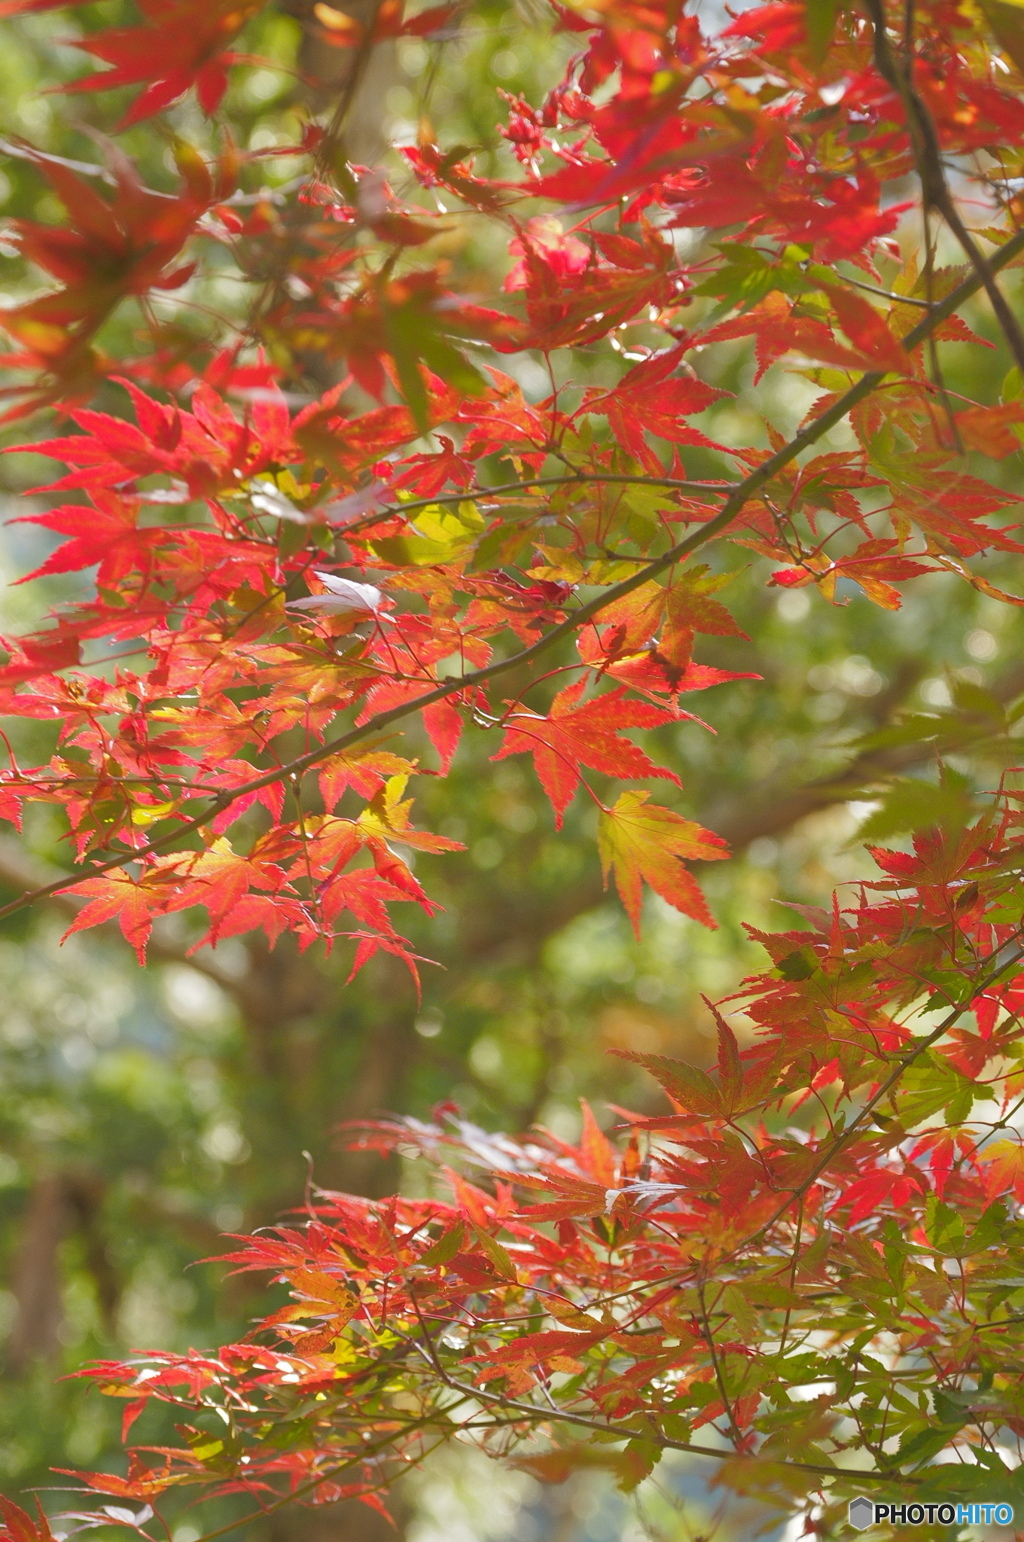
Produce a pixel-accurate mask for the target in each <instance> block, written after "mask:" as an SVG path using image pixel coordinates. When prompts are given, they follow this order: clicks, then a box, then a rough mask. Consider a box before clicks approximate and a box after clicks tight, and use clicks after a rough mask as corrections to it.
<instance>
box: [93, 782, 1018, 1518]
mask: <svg viewBox="0 0 1024 1542" xmlns="http://www.w3.org/2000/svg"><path fill="white" fill-rule="evenodd" d="M874 855H875V858H876V861H877V863H878V865H879V868H880V872H881V876H880V877H879V878H878V879H877V880H875V881H874V882H872V883H868V884H866V885H865V886H864V888H863V890H862V892H861V894H860V895H859V897H858V898H857V899H856V900H855V902H854V903H852V904H848V905H845V906H843V907H840V905H839V904H838V903H836V904H835V905H834V907H833V909H832V911H831V912H828V911H817V910H813V909H806V910H804V914H803V915H802V917H801V919H802V921H803V923H804V925H803V927H802V928H801V929H798V930H790V931H786V932H781V933H776V934H764V933H753V935H754V936H755V938H756V940H757V941H758V942H760V943H761V944H762V945H763V947H764V949H765V950H766V951H767V954H768V966H767V968H766V969H764V970H763V971H762V972H761V973H759V974H757V975H754V976H752V977H751V978H749V979H748V980H746V981H744V983H743V985H742V987H741V988H740V990H739V992H738V993H737V994H736V995H735V996H733V997H731V998H729V999H728V1000H727V1001H724V1002H720V1003H719V1004H718V1005H712V1004H711V1003H708V1008H709V1011H710V1012H711V1014H712V1017H713V1020H714V1025H715V1029H716V1033H717V1044H718V1053H717V1063H716V1064H715V1065H714V1066H713V1067H712V1068H711V1070H710V1071H708V1070H704V1069H702V1068H700V1067H698V1066H694V1065H691V1064H688V1063H686V1062H685V1061H682V1060H675V1059H672V1058H670V1057H668V1056H664V1055H649V1054H638V1053H634V1052H629V1051H623V1052H620V1053H623V1054H624V1055H625V1058H627V1059H629V1060H632V1061H634V1062H636V1063H638V1064H639V1065H641V1066H643V1067H644V1068H645V1069H646V1070H647V1071H649V1072H650V1073H651V1075H652V1076H653V1077H654V1078H655V1079H656V1080H657V1082H658V1083H660V1086H661V1088H662V1090H663V1093H664V1095H665V1099H666V1104H667V1112H666V1113H664V1114H662V1115H655V1116H650V1115H648V1116H640V1115H636V1114H631V1113H629V1112H628V1111H626V1110H623V1109H620V1110H618V1114H619V1118H620V1125H619V1133H620V1135H621V1138H618V1139H609V1138H608V1136H607V1135H606V1134H604V1133H603V1132H602V1130H601V1128H600V1126H599V1125H598V1123H597V1122H596V1120H595V1118H594V1116H593V1114H592V1113H591V1111H590V1109H589V1108H588V1107H587V1106H586V1105H584V1107H583V1128H582V1135H581V1138H580V1140H579V1142H578V1143H577V1144H575V1145H574V1144H571V1143H569V1142H567V1141H565V1140H564V1139H561V1138H559V1137H557V1136H555V1135H553V1134H551V1133H550V1132H547V1131H544V1130H539V1131H536V1132H535V1133H533V1134H532V1135H530V1136H528V1137H524V1138H521V1139H513V1138H511V1137H508V1136H504V1135H493V1134H489V1133H487V1132H486V1131H484V1130H482V1129H479V1128H478V1127H476V1126H473V1125H470V1124H467V1123H466V1122H464V1121H463V1120H462V1119H461V1118H460V1117H459V1115H458V1113H457V1111H455V1110H454V1109H453V1108H452V1107H451V1106H450V1105H448V1106H446V1107H444V1108H442V1109H440V1110H438V1111H437V1115H436V1122H434V1123H430V1124H424V1123H423V1122H421V1121H416V1120H406V1121H397V1120H395V1121H377V1122H373V1123H369V1124H365V1125H362V1126H360V1127H353V1128H352V1129H350V1131H349V1139H350V1141H352V1142H354V1143H355V1144H356V1145H358V1146H359V1147H361V1148H362V1149H368V1148H369V1149H376V1150H379V1151H384V1152H392V1153H394V1152H401V1153H403V1154H404V1155H405V1156H406V1157H411V1156H414V1157H415V1158H416V1160H417V1162H418V1163H419V1164H420V1167H421V1185H420V1187H421V1189H422V1188H423V1187H424V1186H425V1187H426V1190H427V1197H420V1198H416V1199H402V1198H396V1197H392V1198H390V1199H386V1200H368V1199H359V1198H355V1197H353V1196H351V1195H345V1194H339V1193H332V1192H327V1191H316V1192H315V1193H314V1195H313V1196H311V1197H310V1199H309V1202H308V1206H307V1209H308V1214H307V1215H306V1217H305V1218H304V1219H302V1220H301V1221H297V1222H294V1223H292V1224H285V1225H281V1226H278V1227H276V1228H273V1229H271V1230H269V1231H267V1232H266V1233H263V1234H260V1235H259V1236H256V1237H246V1238H239V1239H237V1243H238V1245H237V1246H236V1247H235V1248H234V1249H233V1250H232V1251H231V1252H229V1253H228V1254H227V1256H226V1259H225V1260H224V1261H225V1262H227V1263H229V1264H231V1265H232V1266H233V1267H234V1268H235V1269H237V1270H241V1271H264V1272H267V1273H269V1274H270V1275H272V1276H273V1277H274V1278H275V1279H276V1280H277V1281H278V1282H279V1283H281V1284H284V1285H286V1286H287V1287H288V1302H287V1304H286V1305H284V1306H283V1307H281V1308H279V1309H278V1310H276V1311H275V1312H273V1313H272V1314H271V1315H270V1316H268V1317H266V1318H264V1319H263V1320H262V1321H261V1322H259V1323H258V1324H257V1326H256V1328H255V1330H254V1331H253V1333H251V1334H250V1335H249V1336H248V1337H247V1338H246V1339H245V1340H244V1341H242V1342H241V1343H237V1344H233V1345H228V1346H225V1347H223V1348H221V1349H220V1350H218V1351H217V1352H216V1353H215V1354H200V1353H196V1352H191V1353H189V1354H185V1355H181V1354H170V1353H162V1354H150V1355H146V1356H141V1357H138V1358H136V1359H134V1360H132V1361H131V1362H129V1363H125V1364H115V1363H109V1362H104V1363H100V1364H97V1365H95V1366H93V1367H91V1368H89V1369H88V1370H86V1371H85V1372H83V1373H82V1374H83V1375H85V1376H86V1377H87V1378H89V1379H91V1380H92V1381H94V1382H95V1383H96V1384H97V1385H98V1386H99V1387H100V1388H101V1390H102V1391H103V1392H105V1393H107V1394H108V1395H111V1396H115V1397H118V1398H123V1399H124V1400H125V1410H124V1426H125V1433H126V1435H127V1433H128V1431H129V1430H130V1429H131V1428H132V1427H133V1426H134V1424H135V1421H136V1420H137V1419H140V1418H142V1416H144V1415H145V1414H146V1412H147V1410H148V1409H149V1408H150V1407H151V1406H155V1405H160V1404H167V1405H170V1407H171V1408H172V1409H173V1410H174V1411H175V1415H176V1417H177V1418H178V1420H179V1421H181V1422H179V1425H178V1428H179V1431H180V1436H181V1438H180V1440H179V1442H178V1443H177V1444H176V1445H174V1446H166V1447H161V1448H160V1449H159V1450H154V1449H153V1448H152V1447H146V1446H140V1447H137V1448H134V1449H133V1455H132V1465H131V1468H130V1472H129V1475H128V1477H127V1478H112V1477H111V1476H110V1475H108V1474H103V1473H87V1474H81V1473H80V1474H78V1477H79V1480H80V1481H81V1482H82V1483H83V1484H84V1485H85V1487H86V1488H87V1489H88V1490H91V1491H92V1493H93V1494H95V1495H108V1496H116V1498H117V1499H118V1501H119V1502H122V1503H123V1501H124V1500H131V1501H134V1502H136V1503H142V1502H146V1503H149V1502H154V1503H155V1502H156V1500H157V1498H158V1496H159V1495H160V1494H162V1493H166V1492H168V1491H170V1490H173V1489H175V1488H177V1487H179V1486H181V1485H184V1486H187V1487H193V1486H196V1485H199V1486H200V1488H201V1489H202V1490H203V1491H205V1492H207V1493H208V1494H209V1495H211V1496H215V1495H222V1494H228V1493H237V1492H239V1491H242V1492H244V1493H246V1494H248V1495H249V1496H251V1498H252V1500H253V1501H254V1503H255V1504H256V1505H257V1506H265V1504H266V1503H267V1502H268V1496H273V1495H277V1496H285V1495H294V1496H295V1497H296V1498H297V1499H303V1498H306V1499H308V1500H310V1502H326V1501H329V1500H336V1499H341V1498H353V1497H356V1498H361V1499H363V1500H365V1501H366V1502H367V1503H369V1504H372V1505H379V1504H381V1503H382V1502H383V1500H384V1497H385V1496H386V1493H387V1490H388V1487H389V1486H390V1484H391V1483H392V1482H393V1481H394V1480H395V1479H396V1477H397V1476H398V1475H399V1474H400V1473H401V1472H402V1470H403V1469H404V1468H408V1466H409V1465H410V1464H414V1463H417V1462H419V1461H420V1460H422V1459H423V1457H424V1456H425V1454H426V1453H427V1452H428V1451H429V1450H430V1449H432V1448H433V1446H434V1445H435V1444H436V1443H437V1441H438V1440H448V1439H456V1438H457V1439H459V1440H461V1441H465V1440H473V1441H476V1442H478V1443H479V1444H480V1445H481V1446H482V1448H483V1449H485V1450H486V1449H488V1448H489V1447H490V1446H491V1444H492V1442H495V1441H497V1440H498V1438H499V1433H500V1444H501V1449H502V1450H503V1452H504V1453H505V1455H506V1456H510V1457H511V1459H512V1460H513V1461H514V1462H515V1463H516V1464H517V1465H518V1466H520V1467H521V1468H523V1469H524V1470H526V1471H528V1472H530V1473H532V1474H534V1475H535V1476H537V1477H540V1478H542V1479H544V1480H546V1481H560V1480H561V1479H563V1478H564V1477H566V1476H567V1475H568V1474H570V1473H571V1472H573V1471H577V1470H579V1469H581V1468H592V1467H601V1468H604V1469H606V1470H610V1471H611V1472H612V1473H613V1474H614V1475H615V1477H616V1478H617V1480H618V1482H619V1484H620V1486H622V1487H624V1488H625V1489H627V1490H629V1489H632V1488H634V1487H636V1485H637V1484H638V1483H639V1482H640V1481H641V1480H642V1479H643V1478H644V1477H645V1476H646V1475H647V1474H648V1473H650V1471H651V1470H652V1468H653V1467H654V1466H655V1465H656V1464H657V1462H658V1461H659V1459H660V1458H661V1457H662V1455H664V1454H665V1453H666V1452H672V1451H681V1452H690V1453H696V1454H698V1455H704V1456H706V1457H708V1458H709V1459H713V1460H715V1461H717V1462H719V1463H720V1464H722V1468H723V1473H722V1478H723V1481H724V1482H726V1483H729V1484H732V1485H733V1486H734V1487H736V1488H737V1489H738V1490H739V1491H741V1492H749V1491H751V1489H753V1491H755V1492H757V1493H758V1494H759V1495H760V1497H761V1498H762V1499H764V1500H765V1501H766V1502H768V1503H769V1504H772V1505H776V1506H778V1507H779V1508H780V1509H781V1510H785V1509H786V1508H787V1507H789V1506H791V1505H792V1504H793V1503H794V1501H795V1500H797V1499H799V1498H800V1497H801V1496H812V1495H815V1494H819V1495H820V1494H821V1493H822V1492H824V1493H825V1494H826V1496H827V1497H826V1503H827V1505H828V1506H829V1509H828V1514H829V1515H830V1516H833V1515H836V1516H837V1515H838V1514H839V1512H840V1502H841V1501H842V1500H844V1499H845V1498H847V1497H850V1496H852V1495H855V1494H857V1493H859V1492H860V1491H861V1489H862V1487H863V1484H864V1482H865V1481H873V1480H875V1479H877V1478H879V1477H883V1476H888V1477H889V1478H890V1479H891V1480H892V1481H894V1482H898V1483H899V1484H901V1485H906V1486H908V1487H910V1488H912V1490H913V1494H914V1497H915V1498H920V1499H921V1500H923V1501H924V1500H933V1501H937V1500H940V1499H941V1500H942V1501H948V1500H949V1499H950V1497H951V1496H952V1497H953V1498H954V1499H958V1500H961V1501H963V1502H969V1501H970V1499H971V1498H972V1496H976V1495H978V1494H980V1493H985V1494H988V1495H991V1494H992V1493H993V1492H994V1486H996V1487H998V1488H999V1492H1000V1494H1002V1493H1003V1492H1005V1493H1007V1494H1008V1495H1009V1496H1010V1497H1011V1498H1013V1497H1016V1498H1018V1500H1019V1495H1020V1479H1019V1475H1018V1472H1016V1471H1014V1470H1013V1469H1012V1466H1008V1465H1004V1463H1003V1461H1002V1460H1001V1459H1000V1458H999V1457H995V1458H994V1459H992V1460H987V1461H982V1462H980V1463H979V1462H977V1461H976V1454H977V1453H978V1452H979V1451H986V1450H988V1449H991V1448H990V1447H988V1440H989V1437H990V1435H991V1433H992V1432H993V1431H995V1430H996V1429H1000V1430H1002V1431H1006V1432H1009V1433H1010V1435H1011V1436H1012V1437H1013V1438H1016V1437H1020V1436H1022V1435H1024V1404H1022V1401H1021V1383H1020V1374H1019V1368H1020V1356H1021V1354H1022V1342H1021V1313H1020V1311H1019V1296H1020V1291H1021V1289H1022V1288H1024V1287H1022V1285H1021V1274H1020V1268H1019V1264H1020V1261H1021V1259H1022V1258H1024V1251H1022V1250H1024V1225H1022V1222H1021V1219H1020V1215H1019V1201H1020V1200H1021V1199H1022V1198H1024V1154H1022V1149H1021V1146H1020V1143H1019V1138H1018V1136H1017V1134H1016V1132H1015V1130H1014V1125H1013V1116H1014V1113H1015V1111H1016V1110H1017V1109H1018V1108H1019V1106H1020V1101H1021V1097H1022V1095H1024V1078H1022V1073H1021V1056H1022V1054H1024V1037H1022V1036H1024V1028H1022V1024H1021V1008H1022V1006H1024V971H1022V968H1021V963H1022V959H1024V944H1022V941H1021V919H1022V917H1021V902H1020V890H1019V866H1020V862H1021V860H1022V856H1024V833H1022V826H1021V813H1020V797H1019V795H1014V796H1012V797H1008V798H1006V799H1005V800H1002V802H1001V804H1000V805H999V806H997V807H995V808H993V809H992V810H989V811H986V812H985V813H984V814H983V815H982V816H981V817H980V818H978V819H977V820H976V821H974V822H973V823H967V824H965V825H964V826H962V827H961V829H960V830H959V832H958V833H957V834H955V835H954V834H948V835H942V834H940V833H939V832H937V831H932V832H930V833H928V834H922V835H921V836H919V837H918V838H917V839H916V840H915V842H914V846H913V849H912V850H911V851H909V852H907V851H899V850H891V849H887V848H882V847H878V848H875V849H874ZM797 908H800V907H797ZM734 1023H735V1024H736V1025H737V1026H738V1027H740V1031H741V1033H742V1038H740V1037H738V1035H737V1032H736V1031H735V1028H734V1026H733V1024H734ZM751 1030H753V1032H752V1031H751ZM431 1190H432V1191H433V1192H431ZM925 1387H927V1389H928V1393H929V1399H930V1401H929V1399H925V1398H923V1397H922V1396H921V1393H922V1390H923V1389H924V1388H925ZM140 1428H141V1426H140ZM268 1429H273V1430H274V1431H275V1435H274V1439H273V1441H267V1440H266V1439H265V1435H266V1432H267V1430H268ZM595 1436H596V1437H598V1438H596V1439H595ZM883 1447H884V1449H885V1450H886V1452H889V1451H891V1452H892V1455H891V1456H888V1457H887V1458H886V1459H885V1460H883V1459H882V1457H881V1456H879V1454H878V1453H879V1452H881V1451H882V1449H883ZM940 1454H941V1455H942V1456H943V1458H944V1460H943V1462H942V1463H941V1464H940V1465H938V1466H931V1467H926V1466H925V1465H924V1464H925V1463H927V1462H929V1461H930V1460H931V1459H934V1458H936V1457H938V1456H940ZM957 1458H959V1461H958V1460H957ZM951 1460H952V1461H953V1464H954V1465H953V1466H952V1468H951V1466H950V1462H951ZM93 1513H97V1514H99V1513H102V1511H101V1512H93ZM133 1514H134V1512H133ZM144 1520H145V1517H144V1516H143V1517H142V1518H141V1521H140V1526H141V1524H142V1522H144Z"/></svg>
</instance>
